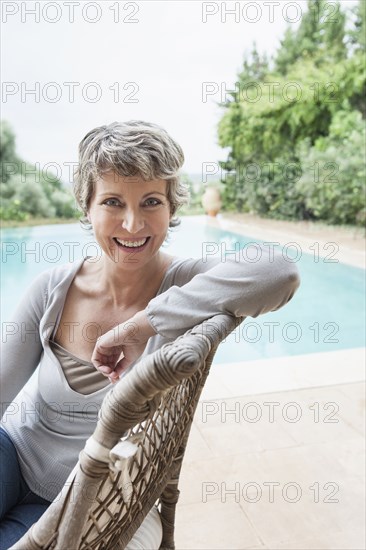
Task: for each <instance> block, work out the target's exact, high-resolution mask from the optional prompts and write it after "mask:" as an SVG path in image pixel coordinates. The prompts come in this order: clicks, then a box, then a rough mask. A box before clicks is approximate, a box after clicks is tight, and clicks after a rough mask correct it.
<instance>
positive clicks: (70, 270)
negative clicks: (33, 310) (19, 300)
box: [29, 259, 84, 304]
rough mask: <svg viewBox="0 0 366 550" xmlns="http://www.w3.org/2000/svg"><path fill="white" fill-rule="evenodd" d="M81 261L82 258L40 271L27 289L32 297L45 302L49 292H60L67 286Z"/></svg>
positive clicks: (81, 263)
mask: <svg viewBox="0 0 366 550" xmlns="http://www.w3.org/2000/svg"><path fill="white" fill-rule="evenodd" d="M83 263H84V259H82V260H78V261H76V262H73V263H67V264H62V265H58V266H55V267H53V268H51V269H48V270H46V271H43V272H42V273H40V274H39V275H38V276H37V277H36V278H35V279H34V281H33V282H32V284H31V286H30V289H29V290H30V291H31V293H32V295H33V297H34V298H35V299H37V298H38V300H41V301H43V302H44V304H46V303H47V301H48V299H49V297H50V295H51V294H53V293H55V292H56V293H61V294H62V293H63V290H64V288H68V286H69V284H70V283H71V281H72V280H73V278H74V277H75V274H76V273H77V272H78V270H79V269H80V267H81V266H82V265H83Z"/></svg>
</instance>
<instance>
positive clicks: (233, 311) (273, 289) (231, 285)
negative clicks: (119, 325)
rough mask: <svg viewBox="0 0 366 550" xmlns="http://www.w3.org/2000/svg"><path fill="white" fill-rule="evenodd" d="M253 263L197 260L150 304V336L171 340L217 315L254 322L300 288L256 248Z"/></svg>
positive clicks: (283, 265) (290, 271)
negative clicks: (185, 277) (179, 281)
mask: <svg viewBox="0 0 366 550" xmlns="http://www.w3.org/2000/svg"><path fill="white" fill-rule="evenodd" d="M260 250H261V254H260V257H258V261H255V262H254V261H253V262H248V261H247V260H244V259H243V258H242V256H241V255H239V254H238V256H239V258H238V260H239V261H236V259H237V258H236V257H235V259H230V258H231V257H230V256H229V257H228V258H227V259H226V261H225V262H223V261H220V259H219V258H215V259H213V260H210V261H209V262H203V260H197V261H196V263H195V264H194V266H193V268H191V270H190V273H191V274H193V277H192V278H191V280H189V281H188V282H187V283H186V284H184V285H183V286H172V287H171V288H169V289H168V290H167V291H166V292H164V293H162V294H159V295H158V296H156V297H155V298H153V299H152V300H150V302H149V304H148V306H147V308H146V310H145V311H146V314H147V318H148V320H149V322H150V324H151V325H152V327H153V328H154V329H155V332H157V333H159V334H160V335H161V336H164V337H166V338H176V337H177V336H179V335H180V334H182V333H183V332H184V331H185V330H188V329H189V328H191V327H193V326H194V325H196V324H198V323H200V322H202V321H204V320H205V319H209V318H210V317H213V316H214V315H216V314H218V313H227V314H230V315H234V316H235V317H241V316H244V317H248V316H249V317H257V316H258V315H260V314H262V313H267V312H269V311H275V310H277V309H279V308H280V307H282V306H283V305H285V304H286V303H287V302H288V301H289V300H290V299H291V298H292V296H293V295H294V294H295V292H296V290H297V288H298V287H299V285H300V277H299V272H298V269H297V267H296V265H295V264H294V263H290V262H288V261H287V260H285V259H284V258H283V257H282V254H280V253H278V252H275V253H274V255H273V256H271V254H270V251H269V250H268V249H267V248H260Z"/></svg>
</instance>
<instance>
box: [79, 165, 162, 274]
mask: <svg viewBox="0 0 366 550" xmlns="http://www.w3.org/2000/svg"><path fill="white" fill-rule="evenodd" d="M166 186H167V182H166V181H165V180H160V179H157V180H151V181H144V180H143V179H142V178H141V177H139V176H134V177H123V176H119V175H117V174H115V173H113V172H109V173H108V174H104V175H103V177H102V178H100V179H99V180H98V181H97V183H96V186H95V190H94V194H93V196H92V199H91V201H90V206H89V210H88V218H89V221H90V223H91V224H92V226H93V231H94V235H95V238H96V240H97V241H98V243H99V244H100V246H101V247H102V250H103V251H104V253H105V254H106V255H107V256H108V257H109V258H111V259H112V260H113V261H114V262H115V263H118V264H123V266H124V267H126V268H127V269H131V268H134V267H139V268H140V267H141V266H142V265H144V264H146V263H147V262H148V261H149V260H150V259H151V258H153V256H155V255H156V254H157V252H158V250H159V248H160V246H161V245H162V244H163V242H164V240H165V237H166V234H167V231H168V228H169V221H170V218H171V215H170V204H169V201H168V198H167V194H166Z"/></svg>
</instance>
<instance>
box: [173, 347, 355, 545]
mask: <svg viewBox="0 0 366 550" xmlns="http://www.w3.org/2000/svg"><path fill="white" fill-rule="evenodd" d="M348 352H349V357H348V361H347V357H346V355H343V354H342V353H341V354H340V356H339V361H338V366H337V361H334V362H333V371H329V366H328V367H327V362H329V361H330V358H329V357H328V358H326V357H324V361H322V362H320V361H319V362H318V361H316V362H315V363H314V360H313V359H312V355H308V356H303V357H302V358H299V360H298V361H297V360H296V358H294V357H292V358H291V361H292V365H294V363H295V364H296V370H295V371H294V373H293V376H292V378H291V375H290V374H289V373H290V371H289V365H288V367H287V368H288V372H287V373H286V367H283V369H284V370H283V371H282V372H277V370H276V368H274V366H273V360H271V361H270V362H271V371H272V374H271V376H270V377H269V376H267V375H268V373H269V362H267V365H266V361H258V362H256V363H257V367H258V368H257V370H253V369H255V362H252V363H251V364H249V363H243V364H241V365H222V364H220V365H214V366H213V367H212V371H211V373H210V378H209V382H208V384H207V387H206V389H205V393H204V395H203V396H202V400H201V401H200V403H199V406H198V409H197V413H196V416H195V421H194V425H193V428H192V433H191V437H190V441H189V446H188V449H187V454H186V458H185V462H184V467H183V471H182V475H181V485H180V488H181V498H180V501H179V504H178V511H177V520H176V525H177V531H176V544H177V549H179V550H183V549H187V550H188V549H192V550H193V549H195V550H198V549H207V550H214V549H225V550H229V549H237V550H239V549H240V550H244V549H253V550H256V549H260V548H261V549H271V550H274V549H281V550H284V549H287V550H290V549H293V550H295V549H296V550H300V549H301V550H308V549H327V550H333V549H342V550H357V549H364V548H365V532H364V523H365V522H364V518H365V506H364V502H365V486H364V466H365V448H364V422H365V416H364V415H365V387H364V383H363V382H362V381H360V380H362V379H363V375H362V366H363V364H364V363H363V359H364V357H363V352H362V350H352V351H350V350H348ZM317 355H318V354H317ZM326 355H328V354H324V356H326ZM334 355H336V354H334ZM305 357H307V359H306V358H305ZM318 359H319V358H318ZM333 359H335V356H334V357H333ZM306 363H307V364H306ZM314 364H318V368H317V369H314V373H313V372H312V371H311V370H310V371H309V369H311V368H312V365H314ZM319 365H321V367H319ZM293 368H294V367H293ZM239 369H242V371H241V376H238V374H239V372H240V370H239ZM250 369H252V370H251V373H252V375H251V376H250V375H249V372H250ZM327 369H328V373H327ZM275 372H277V374H278V375H279V380H276V377H275V376H274V373H275ZM327 374H328V382H327V383H325V378H326V375H327ZM285 375H286V376H285ZM285 378H286V379H287V383H286V384H285V391H284V390H283V389H282V390H280V389H279V388H280V386H281V383H282V385H283V383H284V381H285ZM358 380H359V381H358ZM246 387H247V389H248V391H245V388H246ZM260 387H261V388H265V390H266V393H258V391H257V390H258V388H260Z"/></svg>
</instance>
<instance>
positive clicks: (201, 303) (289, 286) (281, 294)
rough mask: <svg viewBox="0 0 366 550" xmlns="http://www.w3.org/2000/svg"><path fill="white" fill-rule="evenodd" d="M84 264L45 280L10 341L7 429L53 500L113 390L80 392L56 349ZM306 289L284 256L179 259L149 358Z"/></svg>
mask: <svg viewBox="0 0 366 550" xmlns="http://www.w3.org/2000/svg"><path fill="white" fill-rule="evenodd" d="M83 261H84V260H81V261H77V262H75V263H73V264H66V265H62V266H58V267H55V268H53V269H52V270H49V271H46V272H44V273H42V274H41V275H39V276H38V277H37V279H36V280H35V281H34V282H33V284H32V285H31V286H30V288H29V289H28V291H27V293H26V295H25V297H24V298H23V299H22V301H21V303H20V305H19V306H18V308H17V310H16V312H15V314H14V321H13V324H12V325H11V326H9V327H8V330H7V331H6V332H7V336H6V338H3V346H2V358H1V359H2V366H1V406H2V409H1V410H2V413H3V412H4V411H5V412H4V415H3V418H2V421H1V426H2V428H3V429H5V430H6V432H7V433H8V434H9V435H10V437H11V439H12V441H13V443H14V445H15V447H16V449H17V452H18V456H19V462H20V466H21V471H22V474H23V476H24V478H25V480H26V482H27V484H28V485H29V487H30V489H31V490H32V491H33V492H34V493H36V494H38V495H40V496H42V497H43V498H45V499H47V500H53V499H54V498H55V497H56V496H57V494H58V493H59V491H60V489H61V488H62V486H63V485H64V483H65V481H66V479H67V477H68V475H69V474H70V472H71V470H72V468H73V466H74V465H75V463H76V461H77V459H78V454H79V452H80V450H81V449H82V448H83V446H84V444H85V440H86V439H87V438H88V437H89V436H90V435H91V434H92V432H93V430H94V428H95V423H96V421H97V415H98V411H99V409H100V406H101V403H102V400H103V398H104V396H105V395H106V393H107V392H108V391H109V389H110V385H107V386H106V387H105V388H102V389H100V390H98V391H96V392H94V393H91V394H88V395H83V394H80V393H78V392H76V391H74V390H72V389H71V388H70V386H69V385H68V384H67V381H66V379H65V376H64V374H63V371H62V368H61V366H60V363H59V362H58V360H57V359H56V357H55V355H54V353H53V352H52V349H51V347H50V343H49V340H50V339H51V338H52V335H53V333H54V332H55V329H56V328H57V325H58V323H59V320H60V317H61V313H62V309H63V306H64V302H65V298H66V294H67V291H68V288H69V286H70V284H71V282H72V280H73V278H74V276H75V274H76V273H77V271H78V270H79V268H80V267H81V265H82V262H83ZM298 286H299V274H298V270H297V267H296V266H295V265H294V264H293V263H289V262H288V261H286V260H284V259H283V258H282V255H280V254H278V253H276V254H275V256H274V258H273V257H270V255H269V251H267V250H266V249H264V248H262V254H261V258H260V259H259V261H257V262H248V261H244V260H242V259H241V260H240V261H239V260H238V259H235V260H233V259H228V260H227V261H220V259H219V258H211V259H210V260H209V261H206V262H205V261H203V260H201V259H182V258H178V257H175V258H174V260H173V262H172V264H171V265H170V267H169V268H168V271H167V272H166V274H165V277H164V279H163V282H162V284H161V286H160V289H159V291H158V293H157V295H156V297H154V298H153V299H152V300H151V301H150V302H149V304H148V306H147V308H146V312H147V316H148V319H149V322H150V323H151V325H152V326H153V327H154V329H155V330H156V332H157V333H158V334H157V335H156V336H153V337H152V338H150V339H149V341H148V343H147V346H146V348H145V351H144V353H143V355H142V357H143V356H145V355H147V354H149V353H151V352H153V351H155V350H156V349H158V348H160V347H161V346H162V345H163V344H164V343H165V342H168V341H171V340H173V339H175V338H176V337H177V336H179V335H180V334H182V333H183V332H185V331H186V330H188V329H189V328H191V327H193V326H194V325H196V324H198V323H200V322H201V321H203V320H205V319H208V318H210V317H212V316H213V315H216V314H217V313H228V314H231V315H235V316H251V317H256V316H257V315H259V314H261V313H266V312H268V311H274V310H276V309H278V308H280V307H281V306H283V305H284V304H286V303H287V302H288V301H289V300H290V299H291V298H292V296H293V294H294V293H295V291H296V289H297V288H298ZM4 340H5V341H4ZM135 364H136V363H135ZM132 367H133V365H132Z"/></svg>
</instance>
